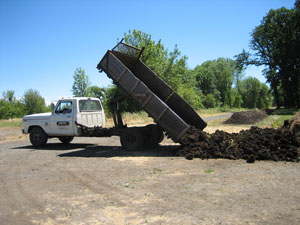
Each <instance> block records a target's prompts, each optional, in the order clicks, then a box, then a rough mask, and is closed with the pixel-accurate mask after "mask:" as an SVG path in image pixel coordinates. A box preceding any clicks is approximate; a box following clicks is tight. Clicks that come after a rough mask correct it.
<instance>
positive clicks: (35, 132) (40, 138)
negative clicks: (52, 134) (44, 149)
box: [29, 127, 48, 147]
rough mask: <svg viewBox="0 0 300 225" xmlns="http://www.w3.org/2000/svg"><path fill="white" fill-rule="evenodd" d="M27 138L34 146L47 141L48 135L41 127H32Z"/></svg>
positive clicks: (42, 144)
mask: <svg viewBox="0 0 300 225" xmlns="http://www.w3.org/2000/svg"><path fill="white" fill-rule="evenodd" d="M29 139H30V142H31V144H32V145H33V146H34V147H41V146H44V145H45V144H46V143H47V141H48V136H47V134H46V133H45V132H44V131H43V129H42V128H40V127H34V128H32V129H31V130H30V135H29Z"/></svg>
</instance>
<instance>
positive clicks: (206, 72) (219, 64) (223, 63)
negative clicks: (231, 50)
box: [194, 58, 236, 107]
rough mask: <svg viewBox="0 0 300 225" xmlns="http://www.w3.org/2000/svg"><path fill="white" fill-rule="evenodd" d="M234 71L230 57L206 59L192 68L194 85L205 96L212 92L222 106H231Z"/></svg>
mask: <svg viewBox="0 0 300 225" xmlns="http://www.w3.org/2000/svg"><path fill="white" fill-rule="evenodd" d="M235 71H236V68H235V61H234V60H232V59H225V58H219V59H217V60H210V61H206V62H204V63H202V65H201V66H197V67H196V68H195V69H194V75H195V76H196V87H197V88H198V89H200V90H201V91H202V92H203V94H204V95H205V96H207V95H208V94H212V95H213V97H214V98H215V99H216V103H217V102H220V103H221V105H222V106H229V107H231V106H232V104H233V103H232V98H231V91H232V84H233V80H234V73H235ZM209 98H211V96H210V97H209Z"/></svg>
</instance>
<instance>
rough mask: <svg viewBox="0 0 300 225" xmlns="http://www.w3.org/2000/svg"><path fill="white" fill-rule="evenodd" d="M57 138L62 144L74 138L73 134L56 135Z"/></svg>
mask: <svg viewBox="0 0 300 225" xmlns="http://www.w3.org/2000/svg"><path fill="white" fill-rule="evenodd" d="M58 139H59V140H60V141H61V142H62V143H64V144H69V143H70V142H71V141H72V140H73V139H74V137H73V136H64V137H58Z"/></svg>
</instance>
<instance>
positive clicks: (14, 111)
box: [0, 89, 50, 119]
mask: <svg viewBox="0 0 300 225" xmlns="http://www.w3.org/2000/svg"><path fill="white" fill-rule="evenodd" d="M46 111H50V108H49V107H46V104H45V100H44V98H42V97H41V95H40V94H39V92H38V91H36V90H33V89H29V90H27V91H25V93H24V95H23V97H22V98H21V99H20V100H17V99H16V97H15V92H14V91H13V90H8V91H4V92H3V93H2V98H1V99H0V119H10V118H20V117H23V116H24V115H26V114H33V113H39V112H46Z"/></svg>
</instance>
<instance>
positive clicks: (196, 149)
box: [177, 127, 300, 163]
mask: <svg viewBox="0 0 300 225" xmlns="http://www.w3.org/2000/svg"><path fill="white" fill-rule="evenodd" d="M181 142H182V147H181V148H180V149H179V150H178V152H177V155H178V156H183V157H185V158H187V159H193V158H202V159H210V158H226V159H245V160H247V162H249V163H252V162H254V161H255V160H274V161H293V162H296V161H297V162H298V161H299V149H298V148H299V147H300V143H299V141H298V140H297V138H295V136H294V135H293V134H292V132H291V131H289V130H288V129H285V128H279V129H273V128H265V129H262V128H258V127H251V129H249V130H243V131H241V132H240V133H238V134H236V133H233V134H230V133H226V132H224V131H219V130H217V131H216V132H215V133H213V134H208V133H206V132H203V131H201V130H198V129H196V128H191V129H190V130H189V131H188V132H187V133H186V135H185V136H184V137H183V138H182V139H181Z"/></svg>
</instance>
